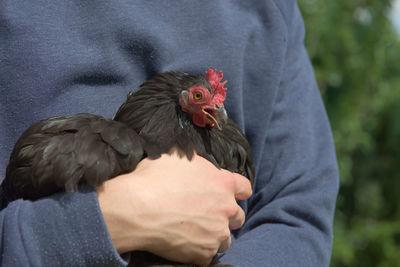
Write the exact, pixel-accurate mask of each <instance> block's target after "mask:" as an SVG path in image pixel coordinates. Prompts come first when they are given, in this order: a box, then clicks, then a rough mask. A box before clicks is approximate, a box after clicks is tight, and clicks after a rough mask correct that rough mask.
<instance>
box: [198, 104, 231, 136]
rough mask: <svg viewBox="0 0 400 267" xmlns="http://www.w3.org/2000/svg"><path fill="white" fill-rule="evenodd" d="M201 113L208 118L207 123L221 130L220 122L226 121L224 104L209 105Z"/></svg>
mask: <svg viewBox="0 0 400 267" xmlns="http://www.w3.org/2000/svg"><path fill="white" fill-rule="evenodd" d="M203 113H204V114H205V115H206V117H207V119H208V120H209V123H210V124H211V125H212V126H214V125H215V126H217V128H218V130H220V131H221V130H222V127H221V123H219V122H222V123H226V121H227V120H228V115H227V113H226V110H225V108H224V106H222V105H219V104H216V105H215V106H214V107H209V108H205V109H203Z"/></svg>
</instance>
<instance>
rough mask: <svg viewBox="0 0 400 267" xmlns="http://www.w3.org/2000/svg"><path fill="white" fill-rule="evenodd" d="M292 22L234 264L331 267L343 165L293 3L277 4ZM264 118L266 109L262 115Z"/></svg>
mask: <svg viewBox="0 0 400 267" xmlns="http://www.w3.org/2000/svg"><path fill="white" fill-rule="evenodd" d="M275 2H276V4H277V5H278V6H279V8H280V9H281V12H282V17H283V19H284V20H285V21H286V22H287V33H286V35H287V42H286V43H287V47H286V53H285V60H284V66H283V71H282V74H281V81H280V85H279V88H278V90H277V93H276V96H275V99H274V103H273V112H272V116H271V119H270V121H269V124H268V125H264V129H265V131H266V132H267V138H266V140H265V144H263V145H264V152H263V157H262V160H261V163H260V164H261V165H260V167H259V168H258V173H257V178H256V187H255V189H254V194H253V197H252V198H251V199H250V200H249V201H248V202H247V203H246V204H247V208H248V214H247V221H246V223H245V224H244V226H243V227H242V228H241V229H240V231H239V232H237V233H236V237H237V239H236V240H234V241H233V242H232V246H231V249H230V250H228V251H227V252H226V253H225V255H224V256H223V257H222V261H223V262H224V263H230V264H232V265H234V266H329V262H330V255H331V246H332V222H333V214H334V208H335V200H336V196H337V192H338V168H337V163H336V157H335V151H334V145H333V141H332V136H331V130H330V126H329V123H328V119H327V116H326V112H325V109H324V106H323V103H322V101H321V97H320V93H319V91H318V88H317V85H316V82H315V78H314V74H313V70H312V66H311V64H310V61H309V58H308V55H307V52H306V50H305V47H304V44H303V39H304V25H303V21H302V18H301V15H300V12H299V9H298V7H297V5H296V4H295V1H285V2H284V1H275ZM260 116H263V114H260Z"/></svg>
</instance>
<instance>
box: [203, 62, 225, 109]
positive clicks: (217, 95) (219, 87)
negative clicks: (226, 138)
mask: <svg viewBox="0 0 400 267" xmlns="http://www.w3.org/2000/svg"><path fill="white" fill-rule="evenodd" d="M223 76H224V75H223V74H222V71H219V72H218V73H217V69H215V70H213V69H209V70H208V71H207V72H206V78H207V80H208V82H209V83H210V85H211V87H212V88H213V89H214V101H215V102H217V103H219V104H221V105H222V102H224V100H225V97H226V93H225V91H226V90H227V88H225V87H224V86H225V84H226V83H227V82H228V81H224V82H221V81H222V77H223Z"/></svg>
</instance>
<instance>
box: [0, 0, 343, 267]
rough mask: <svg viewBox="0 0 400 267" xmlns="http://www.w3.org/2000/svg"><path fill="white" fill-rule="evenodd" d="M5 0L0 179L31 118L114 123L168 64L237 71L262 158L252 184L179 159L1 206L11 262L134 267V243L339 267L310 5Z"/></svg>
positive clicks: (233, 106) (244, 116)
mask: <svg viewBox="0 0 400 267" xmlns="http://www.w3.org/2000/svg"><path fill="white" fill-rule="evenodd" d="M0 6H1V8H0V40H1V41H0V96H1V97H0V113H1V117H0V175H2V176H3V175H4V172H5V168H6V164H7V161H8V157H9V154H10V152H11V149H12V146H13V144H14V143H15V141H16V139H17V137H18V136H19V135H20V134H21V133H22V131H23V130H24V129H25V128H26V127H27V126H29V125H30V124H31V123H33V122H35V121H37V120H40V119H44V118H47V117H51V116H56V115H66V114H75V113H80V112H88V113H95V114H100V115H103V116H106V117H112V116H113V114H114V113H115V111H116V110H117V108H118V106H119V105H120V104H121V103H123V101H124V100H125V97H126V95H127V93H128V92H129V91H131V90H133V89H134V88H137V87H138V86H139V85H140V84H141V83H142V82H144V81H146V80H148V79H150V78H151V77H152V76H153V75H154V74H156V73H159V72H165V71H170V70H177V71H184V72H188V73H193V74H201V73H204V72H205V71H206V70H208V69H209V68H218V69H220V70H222V71H223V72H224V77H225V78H226V79H227V80H228V81H229V82H228V86H229V89H228V95H227V100H226V101H225V103H226V109H227V111H228V114H229V116H230V118H232V119H233V120H234V121H235V122H236V123H237V124H238V125H239V126H240V127H241V128H242V129H243V131H244V132H245V133H246V136H247V137H248V140H249V142H250V144H251V146H252V150H253V157H254V162H255V167H256V181H255V184H254V187H253V191H252V192H251V189H250V187H249V184H248V183H246V180H245V179H244V178H243V177H241V176H239V175H234V174H231V173H229V172H227V171H224V170H217V169H216V168H215V167H213V165H211V164H210V163H209V162H207V161H206V160H204V159H203V158H201V157H195V159H194V160H193V161H192V162H189V161H187V160H185V159H180V158H179V157H177V156H176V155H174V154H171V155H165V156H163V157H161V158H160V159H159V160H154V161H150V160H144V161H142V163H141V164H140V166H139V167H138V169H137V170H135V171H134V172H132V173H130V174H126V175H121V176H119V177H116V178H115V179H112V180H110V181H108V182H106V183H105V184H104V185H103V186H101V187H99V188H90V187H88V186H82V187H80V188H79V190H78V192H76V193H74V194H72V195H71V194H67V193H60V194H56V195H52V196H49V197H45V198H43V199H40V200H37V201H33V202H31V201H22V200H17V201H14V202H12V203H10V205H9V206H8V207H7V208H5V209H4V210H2V211H1V212H0V223H1V225H0V226H1V228H0V229H1V236H2V238H1V245H0V249H1V254H0V255H1V256H0V257H1V259H0V265H1V266H29V265H32V266H125V265H126V264H127V258H125V256H124V255H126V254H124V252H126V251H129V250H131V249H144V250H147V251H150V252H153V253H156V254H158V255H161V256H165V257H169V258H170V259H175V260H182V261H193V262H195V263H198V264H203V263H207V262H208V261H209V260H210V259H211V256H212V254H213V253H215V252H217V251H219V252H221V255H220V256H221V257H220V261H221V262H223V263H226V264H232V265H234V266H328V265H329V261H330V254H331V246H332V221H333V214H334V208H335V200H336V196H337V192H338V169H337V163H336V158H335V151H334V145H333V141H332V136H331V131H330V127H329V123H328V119H327V116H326V112H325V110H324V107H323V103H322V101H321V97H320V94H319V92H318V88H317V85H316V82H315V78H314V74H313V70H312V66H311V64H310V61H309V58H308V56H307V52H306V50H305V47H304V43H303V41H304V25H303V21H302V18H301V14H300V11H299V8H298V6H297V3H296V1H295V0H287V1H278V0H269V1H256V0H253V1H230V2H226V1H222V0H221V1H209V2H203V1H197V2H192V1H190V2H189V1H144V0H143V1H141V0H140V1H123V0H120V1H112V2H110V1H105V0H99V1H79V0H68V1H52V0H42V1H40V2H38V1H34V2H33V1H2V2H1V4H0ZM177 166H179V168H178V167H177ZM185 179H188V181H190V182H186V183H184V185H182V181H185ZM251 193H253V194H252V197H251V198H249V199H247V198H248V197H249V196H250V194H251ZM246 199H247V200H246ZM235 200H238V201H239V203H240V207H239V206H237V205H236V201H235ZM244 214H246V221H245V222H244V224H243V220H244ZM181 222H183V223H181ZM242 224H243V226H242ZM240 226H242V227H240ZM239 227H240V228H239ZM229 228H230V229H232V234H231V236H230V235H229V231H228V230H229ZM234 229H236V230H234ZM196 242H197V243H196ZM228 248H229V249H228ZM120 255H122V256H120Z"/></svg>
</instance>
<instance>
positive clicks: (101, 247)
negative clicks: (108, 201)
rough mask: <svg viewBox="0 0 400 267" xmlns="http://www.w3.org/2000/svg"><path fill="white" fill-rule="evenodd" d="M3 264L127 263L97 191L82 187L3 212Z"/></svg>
mask: <svg viewBox="0 0 400 267" xmlns="http://www.w3.org/2000/svg"><path fill="white" fill-rule="evenodd" d="M0 227H1V228H0V229H1V236H2V239H1V243H0V249H1V254H0V255H1V256H0V266H5V267H6V266H13V267H18V266H126V265H127V262H126V261H124V260H123V259H122V258H121V257H120V256H119V255H118V253H117V251H116V250H115V248H114V246H113V244H112V241H111V238H110V235H109V233H108V230H107V227H106V225H105V222H104V219H103V216H102V214H101V211H100V208H99V205H98V201H97V194H96V192H95V191H94V189H93V188H91V187H88V186H87V187H83V188H81V189H80V190H79V192H76V193H74V194H68V193H63V194H57V195H54V196H51V197H47V198H43V199H40V200H38V201H33V202H31V201H23V200H17V201H14V202H11V203H10V204H9V205H8V207H7V208H5V209H3V210H2V211H1V212H0Z"/></svg>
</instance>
